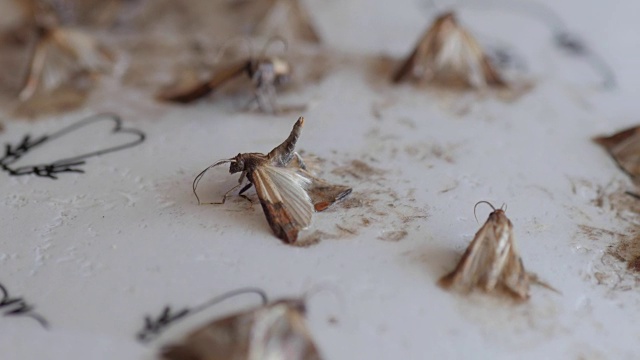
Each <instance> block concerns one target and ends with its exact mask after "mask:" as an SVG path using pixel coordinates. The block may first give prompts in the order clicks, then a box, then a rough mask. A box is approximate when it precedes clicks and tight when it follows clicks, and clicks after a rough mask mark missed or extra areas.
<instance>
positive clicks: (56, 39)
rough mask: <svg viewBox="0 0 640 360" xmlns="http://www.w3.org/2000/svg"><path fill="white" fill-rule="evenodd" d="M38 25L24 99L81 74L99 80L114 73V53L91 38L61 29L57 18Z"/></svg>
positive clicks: (70, 29) (75, 30)
mask: <svg viewBox="0 0 640 360" xmlns="http://www.w3.org/2000/svg"><path fill="white" fill-rule="evenodd" d="M36 24H37V25H36V43H35V47H34V50H33V52H32V55H31V58H30V60H29V73H28V76H27V79H26V82H25V84H24V87H23V88H22V90H21V91H20V95H19V96H20V99H21V100H23V101H25V100H28V99H29V98H31V97H32V96H33V95H34V94H35V93H36V91H37V90H38V89H40V88H42V89H43V90H45V91H51V90H54V89H56V88H58V87H59V86H61V85H64V84H66V83H68V82H69V81H70V80H73V79H74V78H75V77H77V76H79V75H89V76H90V77H95V76H97V75H98V74H100V73H106V72H108V71H109V70H110V68H111V66H112V64H113V62H114V60H115V59H114V56H113V54H112V53H111V52H110V51H108V50H107V49H106V48H105V47H103V46H102V45H101V44H100V43H99V42H98V40H97V39H95V38H94V37H92V36H91V35H89V34H87V33H84V32H82V31H80V30H78V29H75V28H71V27H65V26H60V25H59V24H58V21H57V20H56V19H55V18H54V17H53V16H42V17H40V18H39V19H38V20H36Z"/></svg>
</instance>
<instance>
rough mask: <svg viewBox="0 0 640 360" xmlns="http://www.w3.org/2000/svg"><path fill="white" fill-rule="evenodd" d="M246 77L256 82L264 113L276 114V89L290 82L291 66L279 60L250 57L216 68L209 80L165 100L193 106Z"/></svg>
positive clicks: (163, 95)
mask: <svg viewBox="0 0 640 360" xmlns="http://www.w3.org/2000/svg"><path fill="white" fill-rule="evenodd" d="M241 75H246V76H247V77H249V79H251V82H252V83H253V86H254V87H255V89H254V95H255V100H256V101H257V102H258V106H259V107H260V109H261V110H262V111H264V112H271V113H276V112H278V110H279V108H278V105H277V103H276V87H278V86H281V85H284V84H286V83H288V82H289V80H290V76H291V66H290V65H289V63H288V62H287V61H285V60H284V59H281V58H279V57H275V56H272V57H266V56H260V57H256V58H254V57H249V58H248V59H243V60H239V61H236V62H233V63H231V64H229V65H227V66H223V67H221V68H219V69H216V70H215V71H214V72H213V74H212V75H211V77H210V78H209V79H206V80H205V81H202V82H199V83H196V84H195V85H193V86H189V87H187V88H183V89H177V90H170V91H163V92H161V93H159V94H158V95H157V98H158V99H159V100H162V101H169V102H178V103H190V102H192V101H195V100H198V99H200V98H202V97H204V96H207V95H209V94H210V93H212V92H214V91H216V90H217V89H219V88H220V87H221V86H223V85H225V84H226V83H227V82H229V81H231V80H233V79H235V78H237V77H239V76H241Z"/></svg>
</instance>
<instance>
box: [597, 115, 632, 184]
mask: <svg viewBox="0 0 640 360" xmlns="http://www.w3.org/2000/svg"><path fill="white" fill-rule="evenodd" d="M593 141H594V142H596V143H597V144H599V145H601V146H602V147H604V148H605V149H606V150H607V151H608V152H609V154H611V157H613V159H614V160H615V161H616V162H617V163H618V166H619V167H620V168H621V169H622V170H623V171H624V172H626V173H627V174H629V176H631V177H632V178H634V179H635V178H637V177H638V176H640V126H634V127H631V128H628V129H625V130H622V131H620V132H618V133H616V134H613V135H611V136H598V137H595V138H593Z"/></svg>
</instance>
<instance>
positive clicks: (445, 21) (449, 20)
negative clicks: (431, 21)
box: [435, 11, 458, 27]
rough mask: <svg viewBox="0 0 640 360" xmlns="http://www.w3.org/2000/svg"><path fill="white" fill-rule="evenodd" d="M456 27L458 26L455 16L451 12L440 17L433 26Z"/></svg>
mask: <svg viewBox="0 0 640 360" xmlns="http://www.w3.org/2000/svg"><path fill="white" fill-rule="evenodd" d="M457 25H458V24H457V21H456V15H455V14H454V13H453V11H449V12H446V13H444V14H442V15H440V16H439V17H438V18H437V19H436V21H435V26H447V27H448V26H452V27H456V26H457Z"/></svg>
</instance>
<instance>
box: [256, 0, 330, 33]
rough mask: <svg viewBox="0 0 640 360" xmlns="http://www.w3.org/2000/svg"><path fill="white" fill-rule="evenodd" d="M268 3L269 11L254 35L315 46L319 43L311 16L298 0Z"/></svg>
mask: <svg viewBox="0 0 640 360" xmlns="http://www.w3.org/2000/svg"><path fill="white" fill-rule="evenodd" d="M269 3H270V4H269V9H268V10H267V11H266V12H265V13H264V14H265V15H264V16H263V17H262V19H261V20H260V21H259V22H258V25H257V26H256V28H255V30H254V33H256V34H257V33H262V34H270V35H279V36H283V37H286V38H287V39H300V40H302V41H306V42H310V43H316V44H317V43H320V42H321V39H320V35H318V32H317V31H316V29H315V27H314V26H313V23H312V21H311V16H309V13H308V12H307V10H306V9H305V8H304V6H303V5H302V4H300V0H270V1H269ZM287 25H288V26H287Z"/></svg>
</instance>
